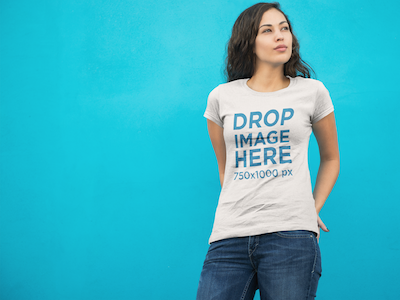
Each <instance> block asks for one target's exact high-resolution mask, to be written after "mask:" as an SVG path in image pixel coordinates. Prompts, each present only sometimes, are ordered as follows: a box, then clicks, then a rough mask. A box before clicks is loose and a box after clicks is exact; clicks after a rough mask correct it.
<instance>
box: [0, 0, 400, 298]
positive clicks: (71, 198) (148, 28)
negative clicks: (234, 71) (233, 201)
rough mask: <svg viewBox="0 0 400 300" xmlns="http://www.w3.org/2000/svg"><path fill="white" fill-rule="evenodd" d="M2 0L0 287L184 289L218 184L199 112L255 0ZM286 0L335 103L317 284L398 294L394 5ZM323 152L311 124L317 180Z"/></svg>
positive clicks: (353, 293)
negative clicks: (335, 151)
mask: <svg viewBox="0 0 400 300" xmlns="http://www.w3.org/2000/svg"><path fill="white" fill-rule="evenodd" d="M0 3H1V4H0V30H1V32H0V38H1V44H0V76H1V77H0V80H1V81H0V147H1V148H0V198H1V202H0V299H2V300H14V299H24V300H25V299H27V300H33V299H40V300H54V299H56V300H64V299H65V300H66V299H73V300H75V299H79V300H80V299H82V300H87V299H96V300H99V299H107V300H108V299H149V300H151V299H174V300H179V299H185V300H186V299H194V298H195V294H196V289H197V283H198V279H199V276H200V271H201V267H202V263H203V260H204V257H205V254H206V251H207V248H208V244H207V241H208V237H209V234H210V232H211V228H212V222H213V218H214V212H215V208H216V205H217V200H218V195H219V190H220V187H219V180H218V170H217V163H216V159H215V156H214V152H213V149H212V146H211V143H210V141H209V137H208V133H207V128H206V119H205V118H204V117H203V112H204V109H205V105H206V100H207V96H208V93H209V92H210V91H211V90H212V89H213V88H214V87H215V86H216V85H218V84H219V83H222V82H223V81H224V79H223V75H222V68H223V59H224V49H225V44H226V42H227V40H228V38H229V34H230V30H231V28H232V25H233V23H234V21H235V20H236V18H237V17H238V15H239V14H240V12H241V11H243V10H244V9H245V8H247V7H249V6H251V5H253V4H255V3H257V2H256V1H244V0H243V1H227V0H219V1H214V0H212V1H210V0H205V1H197V2H196V1H177V0H168V1H165V0H164V1H149V0H146V1H145V0H140V1H127V0H125V1H99V0H96V1H94V0H92V1H89V0H80V1H44V0H40V1H34V2H32V1H4V0H2V1H1V2H0ZM280 3H281V5H282V9H283V10H284V11H285V12H286V13H287V14H288V16H289V18H290V20H291V21H292V25H293V27H294V31H295V33H296V34H297V36H298V38H299V40H300V44H301V53H302V56H303V59H304V60H305V61H307V62H309V63H310V64H311V66H312V67H313V68H314V69H315V70H316V72H317V75H318V77H317V79H319V80H321V81H322V82H324V84H325V86H326V87H327V88H328V89H329V91H330V93H331V97H332V99H333V103H334V105H335V114H336V119H337V127H338V135H339V148H340V151H341V174H340V176H339V179H338V181H337V184H336V186H335V188H334V190H333V192H332V194H331V196H330V197H329V199H328V200H327V202H326V204H325V206H324V208H323V210H322V212H321V217H322V219H323V220H324V222H325V223H326V225H327V226H328V228H329V229H330V232H329V233H322V234H321V239H320V247H321V251H322V259H323V275H322V277H321V280H320V285H319V291H318V298H321V299H326V300H329V299H332V300H333V299H334V300H337V299H395V298H396V296H398V295H399V293H400V288H399V285H398V284H397V280H398V276H397V275H398V269H399V267H400V264H399V259H398V258H399V254H400V253H399V251H400V245H399V234H398V232H397V229H398V228H399V226H398V223H397V217H398V216H397V213H398V211H399V199H400V195H399V189H398V181H399V175H398V170H399V169H400V168H399V162H398V161H399V160H398V159H397V158H396V155H397V154H398V149H399V140H398V130H399V129H400V128H399V125H398V120H397V117H396V113H397V111H398V110H399V100H400V97H399V92H398V83H397V77H396V75H397V70H398V69H399V67H400V66H399V62H398V53H399V48H400V42H399V40H400V39H399V33H398V30H397V28H398V24H397V22H396V20H397V17H398V11H399V4H398V2H397V1H386V2H385V3H384V6H382V4H375V3H373V2H371V4H369V3H368V2H365V1H355V0H352V1H349V0H338V1H328V0H324V1H316V0H314V1H288V0H286V1H281V2H280ZM318 159H319V158H318V148H317V145H316V142H315V139H312V140H311V143H310V170H311V173H312V177H313V180H315V177H316V173H317V168H318ZM313 182H314V181H313Z"/></svg>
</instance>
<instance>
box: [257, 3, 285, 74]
mask: <svg viewBox="0 0 400 300" xmlns="http://www.w3.org/2000/svg"><path fill="white" fill-rule="evenodd" d="M279 45H284V46H286V48H285V47H283V48H281V49H279V48H277V47H278V46H279ZM254 53H255V54H256V64H257V65H260V64H269V65H271V66H273V67H277V66H279V65H283V64H285V63H286V62H287V61H288V60H289V59H290V57H291V55H292V33H291V32H290V30H289V24H288V23H287V21H286V18H285V16H284V15H283V14H282V13H281V12H280V11H279V10H277V9H275V8H271V9H269V10H267V11H266V12H265V13H264V15H263V17H262V19H261V22H260V26H259V28H258V34H257V37H256V41H255V46H254Z"/></svg>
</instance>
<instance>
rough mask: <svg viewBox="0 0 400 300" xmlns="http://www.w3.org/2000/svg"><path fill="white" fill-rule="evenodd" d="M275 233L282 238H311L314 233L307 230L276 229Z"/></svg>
mask: <svg viewBox="0 0 400 300" xmlns="http://www.w3.org/2000/svg"><path fill="white" fill-rule="evenodd" d="M274 234H275V235H277V236H280V237H283V238H310V237H311V238H312V237H313V235H314V236H315V233H313V232H312V231H308V230H288V231H277V232H274Z"/></svg>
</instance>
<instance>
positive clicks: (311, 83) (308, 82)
mask: <svg viewBox="0 0 400 300" xmlns="http://www.w3.org/2000/svg"><path fill="white" fill-rule="evenodd" d="M294 79H295V80H296V82H297V84H298V85H300V86H301V85H304V86H307V87H315V88H320V87H321V86H323V85H324V84H323V83H322V81H320V80H318V79H314V78H305V77H302V76H296V77H294Z"/></svg>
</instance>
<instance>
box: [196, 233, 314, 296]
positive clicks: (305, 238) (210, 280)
mask: <svg viewBox="0 0 400 300" xmlns="http://www.w3.org/2000/svg"><path fill="white" fill-rule="evenodd" d="M321 272H322V268H321V253H320V249H319V245H318V242H317V238H316V233H313V232H311V231H306V230H293V231H279V232H273V233H268V234H262V235H256V236H250V237H238V238H229V239H224V240H220V241H216V242H213V243H211V244H210V247H209V249H208V252H207V255H206V259H205V261H204V265H203V270H202V272H201V275H200V281H199V286H198V290H197V300H212V299H218V300H225V299H226V300H239V299H240V300H248V299H253V298H254V294H255V292H256V290H257V289H260V297H261V299H262V300H308V299H314V297H316V292H317V285H318V280H319V278H320V277H321Z"/></svg>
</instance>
